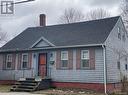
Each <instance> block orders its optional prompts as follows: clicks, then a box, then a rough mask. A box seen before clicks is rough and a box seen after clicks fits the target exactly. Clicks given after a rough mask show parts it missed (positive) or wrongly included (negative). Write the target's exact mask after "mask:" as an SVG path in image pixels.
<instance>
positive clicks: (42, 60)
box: [39, 53, 47, 78]
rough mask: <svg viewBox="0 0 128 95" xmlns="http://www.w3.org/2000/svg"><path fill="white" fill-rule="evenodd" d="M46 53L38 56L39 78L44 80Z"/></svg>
mask: <svg viewBox="0 0 128 95" xmlns="http://www.w3.org/2000/svg"><path fill="white" fill-rule="evenodd" d="M46 59H47V58H46V53H41V54H39V76H41V77H42V78H44V77H45V76H46V73H47V72H46V71H47V70H46V62H47V60H46Z"/></svg>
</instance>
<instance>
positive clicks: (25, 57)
mask: <svg viewBox="0 0 128 95" xmlns="http://www.w3.org/2000/svg"><path fill="white" fill-rule="evenodd" d="M27 67H28V54H22V68H23V69H26V68H27Z"/></svg>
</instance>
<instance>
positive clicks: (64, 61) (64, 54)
mask: <svg viewBox="0 0 128 95" xmlns="http://www.w3.org/2000/svg"><path fill="white" fill-rule="evenodd" d="M61 67H64V68H65V67H68V51H61Z"/></svg>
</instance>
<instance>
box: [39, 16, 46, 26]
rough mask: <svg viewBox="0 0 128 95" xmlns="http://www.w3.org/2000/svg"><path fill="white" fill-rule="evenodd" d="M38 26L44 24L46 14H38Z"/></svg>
mask: <svg viewBox="0 0 128 95" xmlns="http://www.w3.org/2000/svg"><path fill="white" fill-rule="evenodd" d="M40 26H46V15H45V14H40Z"/></svg>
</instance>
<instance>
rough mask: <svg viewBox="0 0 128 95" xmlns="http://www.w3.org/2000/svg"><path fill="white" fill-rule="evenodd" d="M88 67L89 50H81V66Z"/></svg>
mask: <svg viewBox="0 0 128 95" xmlns="http://www.w3.org/2000/svg"><path fill="white" fill-rule="evenodd" d="M88 67H89V50H81V68H88Z"/></svg>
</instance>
